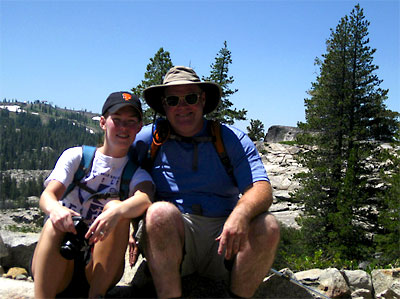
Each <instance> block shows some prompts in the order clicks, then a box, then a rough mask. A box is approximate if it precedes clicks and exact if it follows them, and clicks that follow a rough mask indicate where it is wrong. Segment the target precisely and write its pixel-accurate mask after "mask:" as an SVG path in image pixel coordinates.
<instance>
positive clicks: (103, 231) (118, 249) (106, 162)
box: [32, 92, 154, 298]
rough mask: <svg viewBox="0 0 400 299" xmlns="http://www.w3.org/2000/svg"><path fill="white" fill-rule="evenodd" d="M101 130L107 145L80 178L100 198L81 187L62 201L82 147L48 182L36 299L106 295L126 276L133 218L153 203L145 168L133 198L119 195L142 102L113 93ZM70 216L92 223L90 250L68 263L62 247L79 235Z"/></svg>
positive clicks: (134, 183)
mask: <svg viewBox="0 0 400 299" xmlns="http://www.w3.org/2000/svg"><path fill="white" fill-rule="evenodd" d="M100 127H101V128H102V129H103V131H104V143H103V145H102V146H101V147H99V148H97V150H96V153H95V156H94V160H93V165H92V168H91V170H90V172H89V173H88V174H87V175H86V177H84V178H83V179H82V180H81V183H83V184H84V185H86V187H89V189H92V190H93V191H94V192H96V195H97V196H91V193H90V192H88V191H86V190H85V189H87V188H86V187H85V188H83V187H84V186H83V187H82V186H81V185H80V187H78V186H77V187H75V188H74V189H73V190H72V191H71V192H70V193H68V194H67V195H66V196H65V198H64V197H63V194H64V192H65V191H66V189H67V187H68V186H69V184H70V183H71V182H72V180H73V177H74V174H75V172H76V170H77V169H78V167H79V164H80V161H81V159H82V147H73V148H69V149H67V150H66V151H64V153H63V154H62V155H61V156H60V158H59V159H58V161H57V164H56V166H55V168H54V169H53V171H52V173H51V174H50V176H49V177H48V178H47V179H46V181H45V187H46V188H45V190H44V191H43V193H42V195H41V198H40V201H39V205H40V208H41V209H42V210H43V212H44V213H46V215H47V216H48V217H47V221H46V222H45V225H44V227H43V230H42V234H41V236H40V239H39V242H38V244H37V246H36V249H35V253H34V256H33V260H32V274H33V277H34V284H35V298H54V297H55V296H56V295H57V294H59V295H61V296H69V297H70V296H72V293H71V291H73V293H74V294H73V296H76V295H79V296H85V297H87V296H88V297H89V298H96V297H102V296H104V295H105V294H106V292H107V290H108V289H109V288H111V287H112V286H114V285H115V284H116V283H118V281H119V280H120V278H121V277H122V274H123V269H124V256H125V251H126V246H127V244H128V237H129V225H130V220H131V219H132V218H135V217H138V216H140V215H142V214H143V213H144V212H145V211H146V210H147V208H148V207H149V206H150V204H151V199H152V196H153V192H154V187H153V182H152V179H151V177H150V176H149V174H148V173H147V172H145V171H144V170H143V169H141V168H137V170H136V172H135V173H134V175H133V176H132V179H131V181H130V184H129V197H128V198H127V199H126V200H123V198H120V197H119V195H118V193H116V192H118V190H119V188H120V181H121V174H122V171H123V169H124V167H125V165H126V163H127V161H128V156H127V153H128V150H129V147H130V146H131V144H132V142H133V141H134V140H135V137H136V134H137V133H138V132H139V131H140V130H141V128H142V109H141V105H140V101H139V99H138V98H137V97H136V96H135V95H132V94H130V93H128V92H114V93H112V94H110V96H109V97H108V98H107V100H106V101H105V103H104V105H103V109H102V116H101V118H100ZM105 193H107V195H106V196H104V194H105ZM99 195H100V196H99ZM72 216H81V217H82V218H83V220H84V222H85V223H86V224H87V225H88V227H89V228H88V230H87V231H86V234H85V238H86V239H87V240H88V243H89V245H90V246H89V249H88V250H86V254H85V256H84V254H83V253H82V252H80V253H79V254H78V256H77V257H75V258H74V259H72V260H68V259H66V258H64V257H63V256H62V255H61V254H60V246H61V243H62V241H63V238H64V236H65V235H66V233H68V232H70V233H73V234H75V235H76V234H77V231H76V229H75V226H74V222H73V219H72ZM85 230H86V229H85ZM76 292H78V293H77V294H76ZM60 293H61V294H60Z"/></svg>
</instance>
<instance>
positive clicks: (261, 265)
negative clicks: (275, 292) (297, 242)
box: [231, 213, 280, 298]
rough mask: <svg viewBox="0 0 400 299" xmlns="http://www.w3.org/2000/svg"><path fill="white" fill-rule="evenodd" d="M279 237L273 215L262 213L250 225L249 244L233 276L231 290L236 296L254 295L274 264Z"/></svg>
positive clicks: (237, 260) (235, 265)
mask: <svg viewBox="0 0 400 299" xmlns="http://www.w3.org/2000/svg"><path fill="white" fill-rule="evenodd" d="M279 238H280V232H279V224H278V222H277V220H276V219H275V217H274V216H272V215H271V214H267V213H265V214H261V215H259V216H257V217H256V218H255V219H254V220H253V221H252V222H251V224H250V231H249V239H248V240H249V242H248V244H246V245H245V247H244V249H243V250H242V251H240V252H239V253H238V254H237V256H236V261H235V263H234V266H233V269H232V273H231V291H232V292H233V293H234V294H235V295H237V296H240V297H244V298H249V297H251V296H253V295H254V293H255V291H256V290H257V288H258V286H259V285H260V284H261V282H262V281H263V279H264V278H265V276H266V275H267V273H268V272H269V269H270V268H271V266H272V264H273V262H274V258H275V253H276V249H277V247H278V244H279Z"/></svg>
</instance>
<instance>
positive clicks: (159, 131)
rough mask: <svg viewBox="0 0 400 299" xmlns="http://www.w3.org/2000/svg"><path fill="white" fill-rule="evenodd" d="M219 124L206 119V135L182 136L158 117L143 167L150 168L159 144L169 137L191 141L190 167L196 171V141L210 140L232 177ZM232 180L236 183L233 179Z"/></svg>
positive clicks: (231, 168)
mask: <svg viewBox="0 0 400 299" xmlns="http://www.w3.org/2000/svg"><path fill="white" fill-rule="evenodd" d="M221 126H222V125H221V123H219V122H218V121H214V120H208V121H207V132H208V136H199V137H183V136H180V135H178V134H175V133H174V131H173V129H172V128H171V126H170V124H169V122H168V121H167V120H166V119H158V120H157V121H156V122H155V129H154V131H153V138H152V143H151V146H150V149H149V154H148V159H147V161H146V162H145V163H144V164H145V167H146V168H145V169H146V170H148V171H150V170H151V168H152V166H153V163H154V160H155V158H156V156H157V153H158V151H159V149H160V146H161V145H162V144H163V143H164V142H165V141H167V140H168V139H171V140H176V141H182V142H187V143H192V144H193V145H194V153H193V162H192V169H193V170H194V171H196V170H197V165H198V146H197V145H198V143H200V142H212V143H213V145H214V147H215V150H216V151H217V153H218V156H219V158H220V160H221V162H222V164H223V166H224V168H225V170H226V172H227V173H228V175H229V176H231V177H232V178H233V179H234V175H233V166H232V164H231V161H230V159H229V156H228V154H227V152H226V149H225V145H224V142H223V139H222V134H221ZM234 181H235V184H236V180H235V179H234Z"/></svg>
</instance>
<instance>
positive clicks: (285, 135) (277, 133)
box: [265, 126, 302, 142]
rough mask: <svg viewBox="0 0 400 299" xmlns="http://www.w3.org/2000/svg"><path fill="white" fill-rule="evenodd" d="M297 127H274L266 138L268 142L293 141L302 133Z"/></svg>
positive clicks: (269, 130)
mask: <svg viewBox="0 0 400 299" xmlns="http://www.w3.org/2000/svg"><path fill="white" fill-rule="evenodd" d="M301 132H302V130H300V129H299V128H297V127H289V126H272V127H270V128H269V129H268V133H267V135H266V136H265V141H266V142H280V141H292V140H294V139H295V138H296V135H297V134H299V133H301Z"/></svg>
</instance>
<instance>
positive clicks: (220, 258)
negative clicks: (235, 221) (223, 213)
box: [181, 214, 229, 282]
mask: <svg viewBox="0 0 400 299" xmlns="http://www.w3.org/2000/svg"><path fill="white" fill-rule="evenodd" d="M182 216H183V220H184V224H185V255H184V257H183V261H182V272H181V273H182V276H185V275H189V274H192V273H195V272H197V273H198V274H199V275H201V276H205V277H208V278H211V279H215V280H225V281H226V282H228V281H229V271H228V270H227V269H226V267H225V265H224V254H222V255H219V254H218V246H219V242H218V241H216V240H215V239H216V238H217V237H218V236H219V235H220V234H221V232H222V228H223V226H224V223H225V221H226V219H227V218H226V217H222V218H210V217H204V216H198V215H192V214H182Z"/></svg>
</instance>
